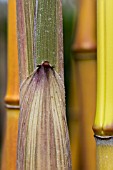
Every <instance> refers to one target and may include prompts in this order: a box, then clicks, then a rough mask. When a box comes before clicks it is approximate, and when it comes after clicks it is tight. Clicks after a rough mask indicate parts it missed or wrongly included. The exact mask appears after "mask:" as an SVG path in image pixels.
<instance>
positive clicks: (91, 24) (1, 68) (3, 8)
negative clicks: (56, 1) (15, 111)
mask: <svg viewBox="0 0 113 170" xmlns="http://www.w3.org/2000/svg"><path fill="white" fill-rule="evenodd" d="M62 2H63V35H64V69H65V89H66V112H67V120H68V127H69V134H70V143H71V155H72V166H73V170H95V169H96V163H95V141H94V137H93V130H92V126H93V118H94V113H95V98H96V97H95V96H96V24H95V23H96V20H95V15H96V8H95V4H96V1H95V0H62ZM12 10H13V9H12ZM6 82H7V0H0V155H1V148H2V141H3V136H4V132H5V119H6V114H5V107H4V96H5V92H6Z"/></svg>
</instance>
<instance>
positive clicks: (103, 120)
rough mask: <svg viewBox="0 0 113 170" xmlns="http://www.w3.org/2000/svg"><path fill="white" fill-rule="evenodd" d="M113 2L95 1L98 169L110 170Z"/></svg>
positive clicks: (112, 159) (112, 157)
mask: <svg viewBox="0 0 113 170" xmlns="http://www.w3.org/2000/svg"><path fill="white" fill-rule="evenodd" d="M112 17H113V1H112V0H107V1H106V0H98V1H97V37H98V38H97V46H98V50H97V107H96V115H95V121H94V126H93V129H94V132H95V135H96V143H97V169H98V170H112V169H113V163H112V162H113V75H112V74H113V50H112V44H113V20H112Z"/></svg>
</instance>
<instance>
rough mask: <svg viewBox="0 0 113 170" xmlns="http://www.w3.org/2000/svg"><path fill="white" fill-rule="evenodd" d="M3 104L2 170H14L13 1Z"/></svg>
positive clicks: (16, 87)
mask: <svg viewBox="0 0 113 170" xmlns="http://www.w3.org/2000/svg"><path fill="white" fill-rule="evenodd" d="M12 9H13V10H12ZM5 103H6V108H7V109H6V110H7V121H6V134H5V140H4V146H3V156H2V170H15V169H16V149H17V131H18V116H19V76H18V53H17V34H16V1H15V0H9V1H8V83H7V93H6V97H5Z"/></svg>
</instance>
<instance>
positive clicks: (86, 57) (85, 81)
mask: <svg viewBox="0 0 113 170" xmlns="http://www.w3.org/2000/svg"><path fill="white" fill-rule="evenodd" d="M79 7H80V8H79V15H78V23H77V30H76V36H75V42H74V45H73V51H74V58H75V68H76V77H77V79H76V82H77V90H78V96H79V97H78V100H79V110H80V111H79V117H78V119H79V121H80V140H79V141H80V146H81V150H80V169H84V170H95V169H96V167H95V164H96V159H95V141H94V139H93V131H92V125H93V117H94V113H95V101H96V95H95V94H96V17H95V16H96V12H95V11H96V8H95V7H96V1H95V0H92V1H90V0H81V1H80V6H79ZM89 160H90V161H89Z"/></svg>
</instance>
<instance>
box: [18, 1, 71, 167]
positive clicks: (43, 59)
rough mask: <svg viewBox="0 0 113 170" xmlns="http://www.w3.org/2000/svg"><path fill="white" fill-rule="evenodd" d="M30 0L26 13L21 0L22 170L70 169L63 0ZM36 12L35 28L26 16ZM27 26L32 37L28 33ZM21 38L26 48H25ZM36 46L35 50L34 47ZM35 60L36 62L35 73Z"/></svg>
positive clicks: (20, 138) (20, 126)
mask: <svg viewBox="0 0 113 170" xmlns="http://www.w3.org/2000/svg"><path fill="white" fill-rule="evenodd" d="M31 2H32V1H29V2H28V1H27V6H28V7H29V10H28V11H27V9H26V6H25V5H26V0H25V1H20V0H17V8H18V10H17V16H18V32H19V30H20V32H19V41H18V42H19V51H20V52H19V59H20V72H21V74H20V79H21V87H20V118H19V133H18V149H17V169H18V170H20V169H21V170H25V169H26V170H31V169H32V170H35V169H39V170H41V169H43V170H49V169H59V170H61V169H69V170H71V157H70V146H69V135H68V129H67V122H66V115H65V91H64V75H63V42H62V3H61V0H58V1H56V0H54V1H53V0H47V1H43V0H39V1H36V3H34V5H31V6H30V4H31ZM33 2H34V1H33ZM33 2H32V3H33ZM20 11H21V12H22V15H21V14H20ZM33 11H34V13H33ZM32 14H34V16H33V20H34V21H33V23H34V25H33V28H32V26H31V22H30V20H29V21H28V19H27V17H29V18H30V17H31V15H32ZM19 18H20V20H21V21H22V24H23V26H22V25H21V24H20V23H19ZM24 19H25V21H26V22H25V23H24ZM24 24H25V26H24ZM22 29H23V31H24V35H23V34H22ZM25 30H26V31H27V32H28V33H33V34H32V35H33V36H31V37H30V35H29V34H25V33H26V31H25ZM33 31H34V32H33ZM22 40H23V41H24V47H23V49H20V48H21V46H22ZM32 47H34V52H35V53H32V52H30V51H29V49H31V50H32V49H33V48H32ZM24 52H26V56H25V57H24V58H23V57H22V56H23V53H24ZM29 52H30V55H32V56H30V55H29ZM30 63H31V64H32V63H33V64H34V69H33V72H32V74H30V73H31V70H29V68H30V67H29V64H30ZM37 64H38V66H37ZM53 66H54V67H53ZM24 69H25V73H24V72H23V71H24ZM26 73H27V74H26ZM27 75H28V77H27Z"/></svg>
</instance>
